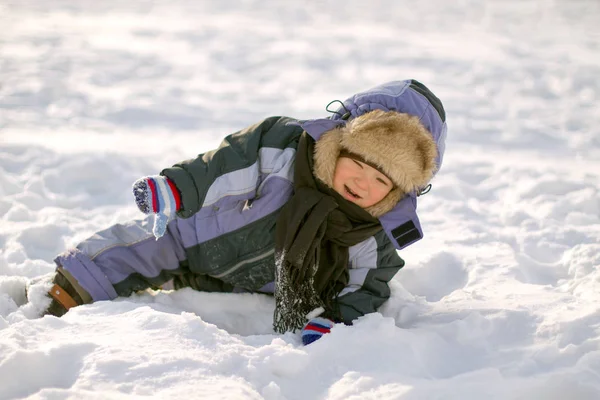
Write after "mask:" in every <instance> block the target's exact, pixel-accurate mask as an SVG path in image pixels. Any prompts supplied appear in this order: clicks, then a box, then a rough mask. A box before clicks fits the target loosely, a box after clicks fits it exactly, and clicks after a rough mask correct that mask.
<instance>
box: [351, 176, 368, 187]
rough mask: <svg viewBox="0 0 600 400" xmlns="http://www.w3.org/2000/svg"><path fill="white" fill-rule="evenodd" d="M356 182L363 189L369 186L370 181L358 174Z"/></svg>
mask: <svg viewBox="0 0 600 400" xmlns="http://www.w3.org/2000/svg"><path fill="white" fill-rule="evenodd" d="M354 183H355V185H356V186H357V187H358V188H359V189H361V190H367V189H368V188H369V182H368V180H367V179H366V178H365V177H364V176H360V175H359V176H357V177H356V179H355V180H354Z"/></svg>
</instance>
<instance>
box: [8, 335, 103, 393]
mask: <svg viewBox="0 0 600 400" xmlns="http://www.w3.org/2000/svg"><path fill="white" fill-rule="evenodd" d="M94 347H95V346H94V345H93V344H91V343H78V344H65V345H61V346H60V347H54V348H51V349H44V350H39V349H37V350H17V351H14V352H12V353H11V354H3V359H2V361H0V376H1V377H2V385H0V398H2V399H14V398H21V397H27V396H31V395H33V394H35V393H36V392H38V391H39V390H41V389H44V388H65V389H66V388H70V387H71V386H73V384H74V383H75V381H76V380H77V377H78V376H79V373H80V371H81V369H82V367H83V359H84V357H85V356H86V355H88V354H89V353H91V352H92V351H93V349H94ZM24 371H27V372H26V373H24Z"/></svg>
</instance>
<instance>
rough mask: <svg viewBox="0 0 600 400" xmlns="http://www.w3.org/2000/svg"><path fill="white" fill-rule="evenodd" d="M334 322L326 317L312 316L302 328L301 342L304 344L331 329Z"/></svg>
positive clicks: (309, 342)
mask: <svg viewBox="0 0 600 400" xmlns="http://www.w3.org/2000/svg"><path fill="white" fill-rule="evenodd" d="M333 325H334V322H333V321H332V320H330V319H327V318H322V317H317V318H313V319H311V320H310V321H308V323H307V324H306V325H305V326H304V328H302V343H303V344H304V345H305V346H306V345H307V344H311V343H312V342H314V341H315V340H317V339H320V338H321V336H323V335H324V334H326V333H329V332H330V331H331V328H333Z"/></svg>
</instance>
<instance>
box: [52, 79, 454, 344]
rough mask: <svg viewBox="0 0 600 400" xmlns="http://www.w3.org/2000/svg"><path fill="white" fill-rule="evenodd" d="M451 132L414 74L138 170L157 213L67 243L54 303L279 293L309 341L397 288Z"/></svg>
mask: <svg viewBox="0 0 600 400" xmlns="http://www.w3.org/2000/svg"><path fill="white" fill-rule="evenodd" d="M445 135H446V123H445V113H444V109H443V107H442V104H441V102H440V101H439V99H437V97H435V96H434V95H433V94H432V93H431V91H429V90H428V89H427V88H426V87H425V86H424V85H422V84H421V83H419V82H417V81H415V80H406V81H395V82H389V83H386V84H383V85H381V86H378V87H375V88H373V89H371V90H368V91H365V92H362V93H359V94H356V95H354V96H352V97H351V98H349V99H348V100H346V101H345V102H344V103H343V104H342V107H341V108H340V109H339V110H338V111H337V112H335V113H334V115H333V116H332V117H330V118H327V119H316V120H309V121H298V120H295V119H292V118H287V117H271V118H267V119H265V120H264V121H262V122H260V123H258V124H256V125H253V126H251V127H248V128H246V129H244V130H242V131H239V132H237V133H234V134H232V135H229V136H228V137H227V138H225V140H224V141H223V142H222V144H221V145H220V146H219V148H218V149H215V150H213V151H209V152H206V153H204V154H201V155H199V156H198V157H197V158H195V159H192V160H188V161H183V162H181V163H179V164H176V165H174V166H173V167H171V168H167V169H165V170H163V171H162V172H161V173H160V175H157V176H149V177H144V178H141V179H139V180H138V181H136V182H135V183H134V187H133V189H134V195H135V201H136V204H137V205H138V207H139V209H140V210H141V211H142V212H143V213H145V214H149V216H148V217H147V218H146V219H144V220H136V221H131V222H128V223H125V224H117V225H114V226H112V227H110V228H108V229H106V230H104V231H100V232H98V233H96V234H95V235H93V236H92V237H90V238H89V239H87V240H85V241H83V242H82V243H80V244H79V245H78V246H77V248H75V249H72V250H70V251H68V252H66V253H64V254H61V255H59V256H58V257H57V258H56V260H55V262H56V264H57V265H58V268H57V272H56V274H55V276H54V278H53V281H52V283H51V284H52V288H51V289H50V290H49V295H50V297H51V298H52V300H51V303H50V305H49V307H48V311H47V312H48V313H49V314H53V315H56V316H61V315H63V314H64V313H66V312H67V311H68V309H69V308H71V307H74V306H77V305H81V304H86V303H90V302H93V301H98V300H109V299H114V298H116V297H117V296H128V295H130V294H131V293H132V292H134V291H138V290H144V289H146V288H149V287H159V286H161V285H163V284H165V283H166V282H168V281H170V280H172V281H173V284H174V287H175V288H176V289H177V288H181V287H186V286H190V287H192V288H194V289H196V290H203V291H220V292H236V291H252V292H259V293H273V294H274V296H275V314H274V325H273V326H274V329H275V331H277V332H285V331H295V330H296V329H300V328H302V339H303V343H304V344H308V343H311V342H313V341H314V340H316V339H318V338H319V337H321V336H322V335H323V334H324V333H327V332H329V330H330V328H331V327H332V326H333V324H334V323H336V322H343V323H346V324H350V323H351V322H352V320H353V319H355V318H357V317H359V316H361V315H364V314H366V313H370V312H375V311H376V310H377V308H378V307H379V306H381V305H382V304H383V303H384V302H385V301H386V300H387V299H388V298H389V295H390V293H389V288H388V286H387V282H389V280H390V279H391V278H392V277H393V276H394V275H395V273H396V272H397V271H398V270H399V269H400V268H402V267H403V265H404V261H403V260H402V259H401V258H400V257H399V256H398V254H397V252H396V250H397V249H401V248H404V247H406V246H408V245H409V244H412V243H414V242H415V241H417V240H419V239H420V238H421V237H422V232H421V228H420V224H419V220H418V218H417V215H416V197H417V195H419V194H420V193H421V192H422V191H423V190H424V189H425V188H426V186H427V184H428V183H429V181H430V180H431V178H432V177H433V175H434V174H435V173H436V172H437V170H439V167H440V165H441V162H442V155H443V151H444V141H445ZM152 216H154V218H152ZM151 225H153V226H151ZM307 320H308V323H307Z"/></svg>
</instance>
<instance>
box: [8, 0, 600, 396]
mask: <svg viewBox="0 0 600 400" xmlns="http://www.w3.org/2000/svg"><path fill="white" fill-rule="evenodd" d="M598 21H600V3H599V2H598V1H596V0H590V1H584V0H571V1H559V0H555V1H552V0H546V1H544V0H523V1H512V0H498V1H492V0H488V1H483V0H455V1H443V0H433V1H421V2H412V1H404V0H402V1H401V0H371V1H368V2H367V1H359V0H346V1H344V2H340V1H325V0H322V1H317V0H307V1H304V2H295V3H292V2H287V1H276V0H262V1H253V0H229V1H226V2H217V1H208V0H206V1H191V0H189V1H186V0H171V1H161V2H156V1H126V2H125V1H108V0H103V1H98V2H96V1H90V0H85V1H84V0H81V1H77V2H75V1H70V0H62V1H61V0H54V1H48V2H46V1H41V0H40V1H20V2H16V1H15V2H7V1H4V2H2V3H1V4H0V25H1V26H2V28H1V31H2V34H1V35H0V85H1V86H0V275H2V276H0V398H1V399H13V398H35V399H63V398H71V399H130V398H146V397H154V398H198V399H268V400H275V399H330V400H334V399H344V400H346V399H461V400H466V399H528V400H529V399H565V398H568V399H577V400H579V399H585V400H587V399H598V398H600V271H599V269H600V193H599V186H600V185H599V183H600V133H599V128H598V127H599V126H600V107H599V100H600V28H598V26H599V25H598ZM405 78H415V79H418V80H420V81H422V82H423V83H425V84H426V85H428V86H429V87H430V88H431V89H432V90H433V91H434V92H435V93H436V94H437V95H438V96H439V97H440V98H441V99H442V100H443V102H444V104H445V107H446V111H447V115H448V126H449V132H448V143H447V153H446V157H445V165H444V166H443V168H442V171H441V172H440V174H439V175H438V177H437V178H436V179H435V181H434V183H433V190H432V191H431V192H430V193H429V194H427V195H426V196H424V197H422V198H421V201H420V206H419V207H420V215H421V218H422V223H423V227H424V230H425V232H426V237H425V239H424V240H422V241H421V242H419V243H418V244H415V245H413V246H411V247H410V248H408V249H407V250H405V251H402V252H401V255H402V256H403V257H404V258H405V259H406V261H407V266H406V268H405V269H403V270H402V271H400V272H399V273H398V275H397V276H396V278H395V279H394V280H393V281H392V284H391V288H392V298H391V299H390V301H389V302H388V303H387V304H385V306H384V307H382V309H381V310H380V311H381V313H380V314H379V313H377V314H372V315H368V316H366V317H363V318H361V319H360V320H358V321H357V322H356V324H355V325H354V326H352V327H345V326H336V327H335V328H334V329H333V331H332V333H331V334H330V335H327V336H325V337H324V338H322V339H321V340H319V341H318V342H316V343H314V344H312V345H310V346H307V347H303V346H302V345H301V342H300V338H299V334H291V333H288V334H285V335H275V334H273V332H272V329H271V316H272V311H273V301H272V299H271V298H269V297H266V296H259V295H249V294H239V295H223V294H206V293H197V292H193V291H191V290H182V291H179V292H165V293H147V294H143V295H138V296H135V297H132V298H128V299H118V300H117V301H114V302H100V303H96V304H92V305H88V306H84V307H79V308H76V309H73V310H72V311H70V312H69V313H68V314H67V315H66V316H65V317H64V318H61V319H58V318H54V317H44V318H35V310H33V309H32V308H31V305H22V303H23V301H24V299H23V295H22V288H23V285H24V283H25V281H26V278H33V277H36V276H39V275H42V274H47V273H50V272H51V271H52V270H53V263H52V259H53V257H54V256H55V255H56V254H57V253H59V252H61V251H63V250H64V249H66V248H68V247H70V246H73V245H75V244H76V243H77V242H78V241H80V240H82V239H84V238H85V237H87V236H88V235H90V234H91V233H93V232H94V231H95V230H97V229H100V228H103V227H106V226H107V225H110V224H112V223H115V222H117V221H124V220H127V219H130V218H134V217H138V216H139V213H138V211H137V209H136V208H135V206H134V205H133V201H132V195H131V191H130V187H131V184H132V182H133V181H135V180H136V179H137V178H139V177H140V176H143V175H148V174H154V173H157V172H158V171H160V169H161V168H162V167H164V166H168V165H171V164H173V163H175V162H177V161H179V160H182V159H187V158H191V157H193V156H195V155H196V154H198V153H200V152H202V151H205V150H208V149H210V148H212V147H214V146H215V145H216V144H217V143H218V141H219V140H220V138H222V137H223V136H225V135H226V134H228V133H230V132H232V131H235V130H238V129H240V128H242V127H245V126H247V125H249V124H251V123H254V122H256V121H258V120H260V119H261V118H264V117H266V116H270V115H290V116H294V117H297V118H313V117H320V116H324V115H327V114H326V113H325V111H324V107H325V105H326V104H327V103H328V102H329V101H331V100H333V99H344V98H345V97H347V96H349V95H351V94H353V93H355V92H356V91H359V90H364V89H366V88H369V87H372V86H374V85H377V84H379V83H382V82H384V81H389V80H396V79H405ZM40 293H41V292H39V290H38V294H36V295H35V296H37V295H39V294H40Z"/></svg>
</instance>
